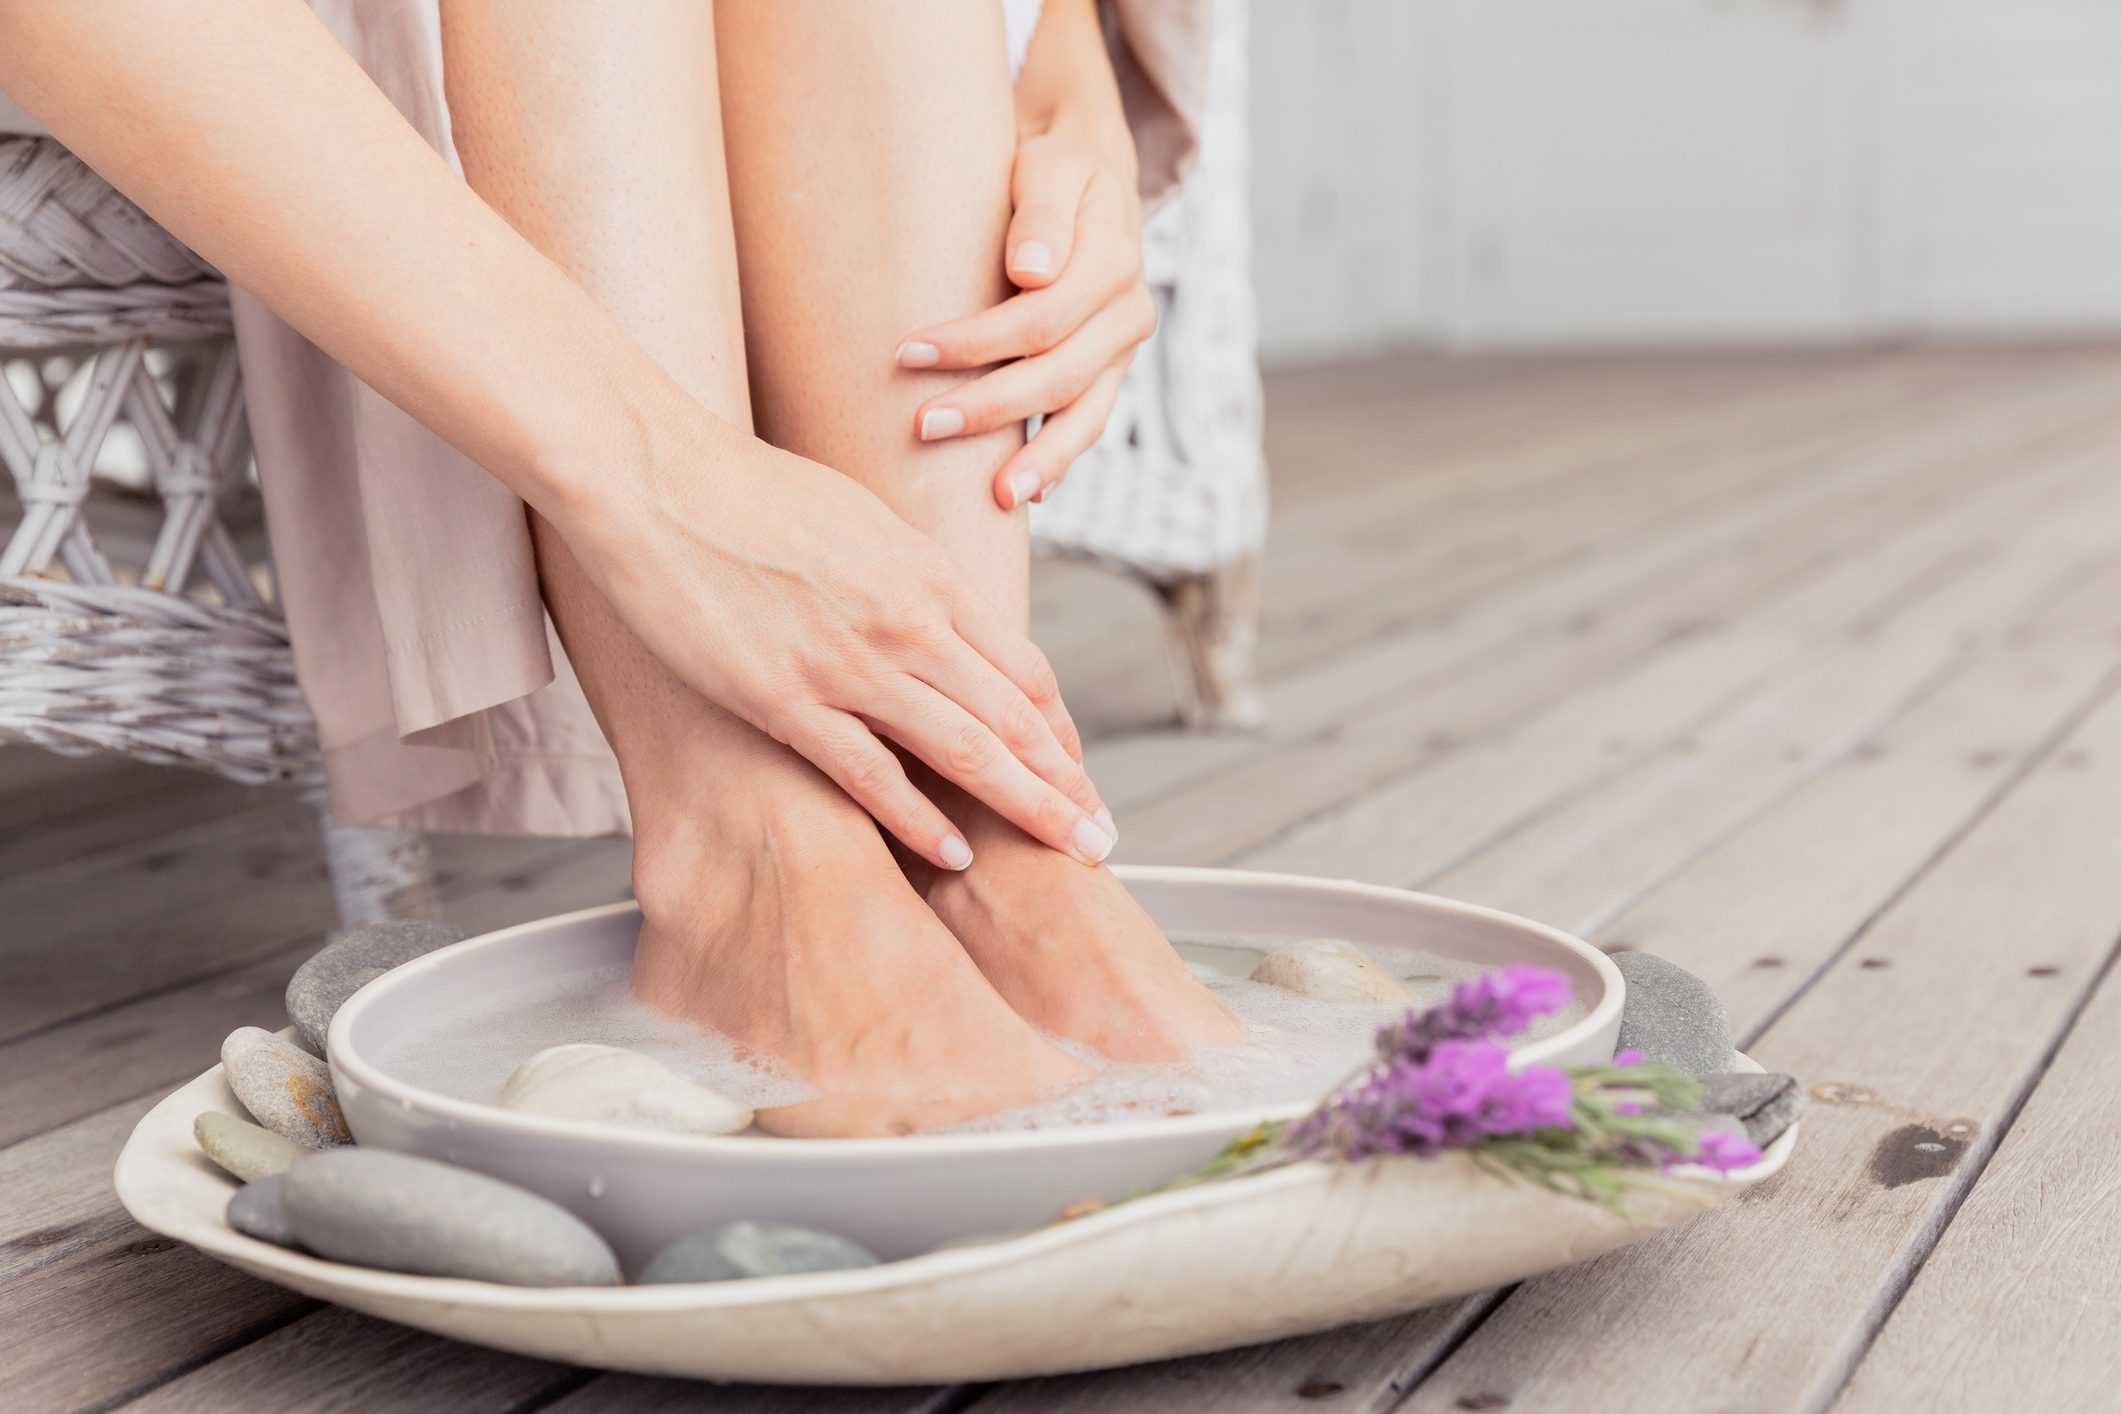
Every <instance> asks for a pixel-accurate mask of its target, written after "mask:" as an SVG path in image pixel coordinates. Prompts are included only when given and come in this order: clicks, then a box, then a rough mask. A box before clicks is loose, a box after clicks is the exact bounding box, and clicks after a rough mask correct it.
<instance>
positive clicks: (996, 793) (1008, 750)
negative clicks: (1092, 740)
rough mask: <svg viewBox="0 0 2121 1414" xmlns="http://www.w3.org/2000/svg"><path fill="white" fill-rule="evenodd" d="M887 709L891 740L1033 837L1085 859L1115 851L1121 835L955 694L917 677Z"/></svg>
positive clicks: (883, 722)
mask: <svg viewBox="0 0 2121 1414" xmlns="http://www.w3.org/2000/svg"><path fill="white" fill-rule="evenodd" d="M907 683H908V687H907V691H906V692H905V693H904V694H903V695H901V696H899V697H897V698H896V699H895V700H894V701H892V702H891V703H889V704H888V712H889V715H888V716H887V715H885V713H884V712H883V711H879V712H878V713H876V714H875V715H876V716H877V718H878V723H879V725H880V726H882V727H883V728H884V730H885V731H886V732H888V733H889V734H890V736H891V739H892V740H894V741H896V742H897V743H898V744H899V745H901V746H903V747H905V748H906V749H907V750H908V751H910V752H912V753H913V754H914V755H915V756H918V757H920V758H921V760H923V761H925V762H927V763H928V765H929V766H930V767H932V768H933V769H934V770H935V772H936V774H938V775H940V776H942V777H943V778H944V779H946V780H949V781H951V782H953V783H955V784H956V785H957V786H958V787H959V788H960V789H962V790H963V791H965V793H966V794H968V795H970V796H972V797H973V798H975V799H977V800H979V801H980V802H982V803H983V804H985V805H986V806H987V808H988V809H990V810H992V811H993V812H994V813H995V814H997V815H999V816H1001V817H1002V818H1003V819H1004V820H1007V821H1009V822H1010V823H1011V824H1013V825H1015V826H1016V827H1017V828H1018V829H1020V830H1022V831H1023V832H1024V833H1025V834H1027V835H1029V836H1031V837H1032V838H1033V839H1035V840H1039V841H1042V842H1043V843H1045V844H1047V845H1049V846H1050V847H1052V848H1054V849H1057V850H1059V851H1060V852H1061V853H1063V854H1067V855H1072V856H1074V857H1075V858H1076V859H1079V860H1081V861H1082V862H1083V863H1085V864H1100V863H1102V862H1103V861H1104V858H1105V856H1106V855H1108V854H1110V853H1111V852H1112V845H1113V843H1114V837H1113V832H1112V831H1111V830H1109V829H1107V828H1106V827H1105V826H1104V825H1103V824H1101V823H1099V820H1098V817H1097V816H1096V815H1095V814H1094V813H1093V812H1092V811H1091V810H1090V809H1088V808H1086V807H1084V806H1082V805H1079V804H1077V803H1076V802H1075V801H1073V800H1071V799H1069V798H1068V796H1067V795H1066V794H1065V793H1063V792H1062V791H1060V790H1059V789H1057V788H1056V787H1054V786H1053V785H1051V784H1049V783H1048V782H1046V781H1045V780H1043V779H1041V778H1040V777H1039V775H1038V774H1037V773H1036V772H1034V771H1033V770H1032V769H1031V768H1030V767H1029V766H1028V765H1026V764H1025V762H1024V760H1023V759H1022V758H1021V757H1019V756H1018V754H1017V752H1016V750H1015V749H1013V748H1012V746H1011V745H1010V744H1009V743H1007V742H1005V741H1003V740H1002V738H1001V737H999V736H997V735H996V734H995V733H994V732H993V731H992V730H990V729H989V728H988V726H987V724H986V723H984V722H982V721H980V720H979V718H977V717H975V716H974V715H972V713H970V712H968V711H966V710H965V708H964V707H963V706H960V705H959V704H958V703H957V702H956V701H954V700H952V698H951V697H949V696H948V695H946V694H944V693H942V692H938V691H936V690H935V689H934V688H932V687H929V686H928V685H927V684H926V683H924V682H920V681H919V680H917V679H908V680H907Z"/></svg>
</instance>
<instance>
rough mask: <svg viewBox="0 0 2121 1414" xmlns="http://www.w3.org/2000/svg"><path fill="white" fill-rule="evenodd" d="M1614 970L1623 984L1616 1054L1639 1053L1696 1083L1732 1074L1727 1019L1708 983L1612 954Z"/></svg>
mask: <svg viewBox="0 0 2121 1414" xmlns="http://www.w3.org/2000/svg"><path fill="white" fill-rule="evenodd" d="M1613 965H1614V966H1615V967H1617V968H1619V969H1620V975H1621V976H1622V977H1625V978H1626V979H1627V984H1628V987H1627V1000H1626V1001H1625V1002H1624V1003H1623V1004H1622V1006H1621V1012H1620V1039H1619V1041H1618V1043H1617V1044H1616V1045H1615V1047H1614V1049H1615V1050H1620V1051H1641V1052H1642V1053H1643V1054H1644V1055H1646V1056H1648V1057H1649V1058H1650V1059H1651V1060H1661V1061H1669V1062H1670V1063H1671V1064H1673V1065H1676V1066H1678V1067H1679V1068H1680V1069H1681V1070H1684V1071H1685V1072H1687V1073H1688V1074H1689V1075H1693V1076H1697V1077H1698V1076H1703V1075H1715V1074H1718V1073H1720V1072H1723V1071H1727V1070H1729V1069H1730V1068H1731V1057H1732V1051H1731V1018H1730V1016H1729V1014H1728V1013H1726V1012H1725V1011H1724V1009H1723V1003H1722V1002H1720V1001H1718V1000H1717V999H1716V994H1715V993H1714V992H1713V991H1711V990H1709V984H1708V983H1706V982H1704V981H1702V980H1701V979H1700V978H1699V977H1696V976H1695V975H1694V974H1693V973H1691V972H1689V971H1687V970H1686V969H1685V968H1683V967H1680V966H1679V965H1677V964H1676V963H1670V962H1666V961H1665V960H1664V959H1663V958H1661V957H1655V956H1652V955H1651V954H1649V953H1646V952H1624V953H1616V954H1614V956H1613Z"/></svg>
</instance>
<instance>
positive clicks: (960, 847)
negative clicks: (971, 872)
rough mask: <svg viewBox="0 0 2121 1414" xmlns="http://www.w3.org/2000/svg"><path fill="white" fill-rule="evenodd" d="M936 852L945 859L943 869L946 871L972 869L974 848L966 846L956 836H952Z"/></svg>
mask: <svg viewBox="0 0 2121 1414" xmlns="http://www.w3.org/2000/svg"><path fill="white" fill-rule="evenodd" d="M935 852H936V853H937V854H940V855H941V856H942V857H943V867H944V868H945V869H970V868H971V867H972V846H971V845H969V844H966V843H965V842H964V841H963V840H962V839H959V838H958V837H957V836H956V835H951V836H950V837H948V838H947V839H945V840H944V841H943V842H942V844H941V845H940V846H938V847H937V849H936V851H935Z"/></svg>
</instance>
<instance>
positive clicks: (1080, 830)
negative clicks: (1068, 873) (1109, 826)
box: [1075, 818, 1113, 864]
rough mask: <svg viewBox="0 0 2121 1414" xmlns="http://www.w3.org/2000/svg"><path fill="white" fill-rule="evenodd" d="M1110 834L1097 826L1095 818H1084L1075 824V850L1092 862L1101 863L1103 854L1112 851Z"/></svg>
mask: <svg viewBox="0 0 2121 1414" xmlns="http://www.w3.org/2000/svg"><path fill="white" fill-rule="evenodd" d="M1112 844H1113V840H1112V836H1111V835H1109V834H1107V833H1105V831H1103V830H1101V829H1099V828H1098V824H1097V822H1096V821H1095V820H1091V819H1088V818H1085V819H1083V820H1081V821H1078V822H1077V824H1076V826H1075V852H1076V853H1077V854H1079V855H1081V856H1082V857H1083V858H1084V859H1086V860H1088V861H1089V862H1090V863H1092V864H1102V863H1103V862H1104V859H1105V856H1106V855H1108V854H1110V853H1111V852H1112Z"/></svg>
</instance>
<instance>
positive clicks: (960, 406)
mask: <svg viewBox="0 0 2121 1414" xmlns="http://www.w3.org/2000/svg"><path fill="white" fill-rule="evenodd" d="M1155 327H1156V301H1155V299H1154V297H1153V296H1151V295H1150V293H1149V291H1148V288H1147V287H1146V286H1142V287H1139V288H1137V289H1136V290H1135V291H1133V292H1130V293H1129V294H1128V295H1127V296H1126V297H1124V298H1123V299H1120V300H1118V301H1116V302H1114V303H1112V304H1108V305H1106V306H1105V307H1104V308H1103V309H1100V310H1099V311H1098V312H1097V313H1096V314H1094V315H1092V316H1091V317H1090V319H1089V321H1088V322H1087V323H1085V324H1084V325H1083V326H1082V327H1081V328H1080V329H1078V330H1076V331H1075V332H1074V333H1073V334H1070V335H1069V336H1068V337H1067V338H1065V339H1063V340H1062V341H1061V342H1060V344H1059V346H1058V347H1056V348H1054V349H1052V350H1051V351H1050V352H1046V353H1041V354H1038V355H1037V356H1035V357H1032V358H1022V359H1018V360H1017V361H1016V362H1014V363H1009V364H1004V365H1003V366H1002V367H1000V368H997V369H995V370H994V371H993V372H992V373H989V374H986V375H985V376H983V377H980V378H975V379H973V380H972V381H971V382H970V383H964V384H960V385H959V386H957V387H955V388H952V389H950V390H949V391H948V392H944V393H938V394H936V395H935V396H934V397H932V398H930V399H928V400H927V401H926V402H924V403H922V404H921V405H920V407H919V409H918V410H917V411H916V412H915V414H914V427H915V428H916V429H917V430H918V431H919V433H920V436H921V439H922V440H923V441H936V440H939V439H941V438H942V437H946V436H948V437H956V436H964V435H970V434H974V433H980V432H989V431H992V430H993V429H995V428H997V427H1005V426H1008V425H1009V424H1011V423H1015V422H1022V421H1023V420H1024V419H1026V418H1029V417H1035V416H1038V415H1041V414H1044V413H1052V412H1058V411H1059V410H1060V409H1062V408H1065V407H1067V406H1068V405H1069V404H1070V403H1073V402H1074V401H1075V400H1076V399H1077V398H1080V397H1081V396H1082V395H1083V394H1084V393H1085V392H1087V391H1088V390H1089V387H1090V385H1091V384H1092V383H1093V382H1095V381H1096V380H1097V378H1098V376H1099V375H1100V374H1102V373H1103V372H1104V371H1105V370H1106V369H1108V368H1110V367H1111V366H1112V365H1113V364H1114V363H1115V362H1117V361H1119V360H1121V359H1123V358H1125V357H1126V355H1127V353H1128V351H1129V350H1131V349H1133V348H1134V346H1135V345H1137V344H1139V343H1140V342H1141V341H1142V340H1143V339H1145V338H1147V337H1148V335H1149V333H1150V331H1151V330H1152V329H1154V328H1155Z"/></svg>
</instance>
